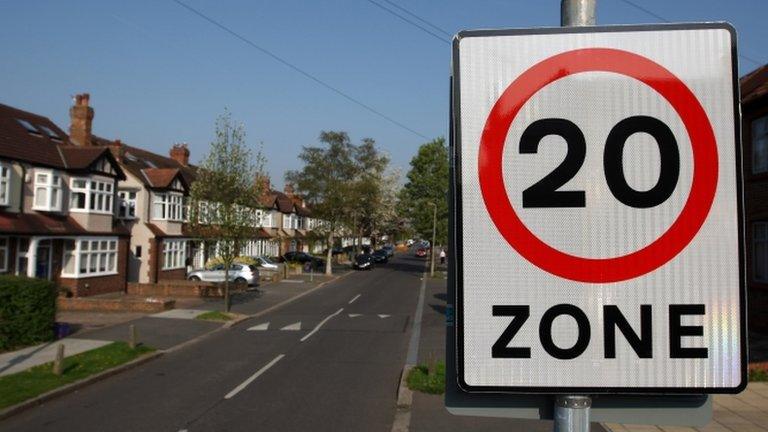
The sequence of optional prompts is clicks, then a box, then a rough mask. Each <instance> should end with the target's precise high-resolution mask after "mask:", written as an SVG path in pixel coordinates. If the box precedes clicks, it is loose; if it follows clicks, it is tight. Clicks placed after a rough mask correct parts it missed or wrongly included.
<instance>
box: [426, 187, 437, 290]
mask: <svg viewBox="0 0 768 432" xmlns="http://www.w3.org/2000/svg"><path fill="white" fill-rule="evenodd" d="M428 204H429V205H431V206H432V207H434V211H433V212H432V243H431V245H430V255H431V258H432V261H431V262H430V264H429V276H430V277H435V229H436V227H437V204H435V203H433V202H430V203H428Z"/></svg>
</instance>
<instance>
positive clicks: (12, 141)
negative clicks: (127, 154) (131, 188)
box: [0, 104, 124, 178]
mask: <svg viewBox="0 0 768 432" xmlns="http://www.w3.org/2000/svg"><path fill="white" fill-rule="evenodd" d="M28 128H31V129H28ZM0 157H4V158H8V159H13V160H18V161H22V162H27V163H30V164H34V165H42V166H47V167H51V168H58V169H71V170H85V169H88V168H90V166H91V164H93V163H94V162H95V161H96V160H98V159H100V158H101V157H106V158H107V159H109V160H110V162H111V163H112V165H113V167H114V168H115V171H116V172H117V176H118V177H119V178H123V176H124V174H123V171H122V170H121V169H120V167H119V165H118V164H117V162H116V161H115V159H114V157H112V155H111V154H110V152H109V149H107V148H99V147H91V146H87V147H83V146H77V145H73V144H70V142H69V136H67V134H66V133H65V132H64V131H63V130H61V129H60V128H59V127H58V126H56V124H55V123H53V122H52V121H51V120H50V119H48V118H47V117H43V116H40V115H37V114H33V113H30V112H27V111H23V110H20V109H18V108H14V107H11V106H8V105H3V104H0Z"/></svg>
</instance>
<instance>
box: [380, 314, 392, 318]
mask: <svg viewBox="0 0 768 432" xmlns="http://www.w3.org/2000/svg"><path fill="white" fill-rule="evenodd" d="M390 316H391V315H386V314H379V318H389V317H390Z"/></svg>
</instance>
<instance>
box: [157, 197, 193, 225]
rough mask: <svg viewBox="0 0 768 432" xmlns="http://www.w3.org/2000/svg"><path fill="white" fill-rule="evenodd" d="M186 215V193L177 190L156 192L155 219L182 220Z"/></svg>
mask: <svg viewBox="0 0 768 432" xmlns="http://www.w3.org/2000/svg"><path fill="white" fill-rule="evenodd" d="M184 217H185V215H184V195H182V194H180V193H175V192H155V193H154V201H153V202H152V218H153V219H160V220H169V221H176V222H181V221H183V220H184Z"/></svg>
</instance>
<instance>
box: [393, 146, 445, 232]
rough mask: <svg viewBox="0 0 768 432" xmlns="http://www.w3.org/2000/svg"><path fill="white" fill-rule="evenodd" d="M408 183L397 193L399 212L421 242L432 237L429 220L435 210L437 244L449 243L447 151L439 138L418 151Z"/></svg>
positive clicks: (413, 160)
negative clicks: (398, 194) (422, 239)
mask: <svg viewBox="0 0 768 432" xmlns="http://www.w3.org/2000/svg"><path fill="white" fill-rule="evenodd" d="M406 177H407V179H408V181H407V182H406V184H405V186H403V189H402V190H401V191H400V202H399V210H400V212H401V214H402V216H403V217H404V218H406V219H408V220H409V221H410V224H411V227H412V228H413V229H414V230H415V231H416V233H417V234H418V235H419V236H421V238H424V239H430V238H431V237H432V217H433V211H434V208H433V207H432V206H433V205H435V206H437V228H436V243H438V244H446V243H447V241H448V147H447V146H446V145H445V139H444V138H442V137H440V138H437V139H434V140H432V141H430V142H428V143H426V144H422V145H421V147H419V151H418V153H417V154H416V156H414V157H413V159H411V169H410V171H408V174H407V176H406Z"/></svg>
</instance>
